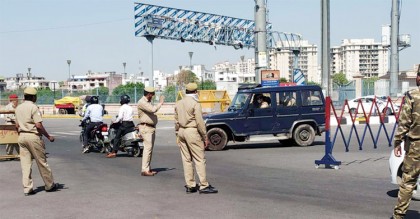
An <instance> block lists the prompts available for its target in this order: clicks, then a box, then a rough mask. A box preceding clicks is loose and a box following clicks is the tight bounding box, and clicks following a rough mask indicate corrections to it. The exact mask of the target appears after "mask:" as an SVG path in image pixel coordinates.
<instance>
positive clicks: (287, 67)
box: [269, 40, 321, 83]
mask: <svg viewBox="0 0 420 219" xmlns="http://www.w3.org/2000/svg"><path fill="white" fill-rule="evenodd" d="M289 46H290V48H293V47H295V48H296V50H298V51H299V54H298V56H297V58H298V63H297V66H298V68H299V69H301V71H302V73H303V75H305V77H306V80H307V81H312V82H316V83H321V75H320V71H319V67H318V47H317V46H316V45H315V44H310V43H309V42H308V41H307V40H302V41H300V45H294V43H291V45H289ZM279 47H281V45H279ZM269 54H270V55H269V56H270V57H269V60H270V69H273V70H280V78H285V79H286V80H288V81H291V80H292V73H293V69H294V68H295V66H294V61H295V57H296V56H295V54H294V53H293V50H291V49H285V50H271V51H270V53H269Z"/></svg>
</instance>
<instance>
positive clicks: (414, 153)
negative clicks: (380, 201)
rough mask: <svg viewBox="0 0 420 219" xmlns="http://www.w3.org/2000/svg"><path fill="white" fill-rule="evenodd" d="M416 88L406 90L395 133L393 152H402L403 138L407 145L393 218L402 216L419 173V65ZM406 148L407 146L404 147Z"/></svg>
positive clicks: (396, 153) (397, 154) (396, 154)
mask: <svg viewBox="0 0 420 219" xmlns="http://www.w3.org/2000/svg"><path fill="white" fill-rule="evenodd" d="M416 84H417V87H418V88H417V89H414V90H411V91H408V92H407V93H406V95H405V99H404V100H405V102H404V105H403V107H402V110H401V114H400V117H399V119H398V129H397V132H396V134H395V137H394V139H395V141H394V142H395V143H394V146H395V147H394V154H395V156H397V157H400V156H401V154H402V149H401V143H402V141H403V140H404V138H406V137H407V138H408V139H409V142H405V144H408V143H409V145H406V146H408V147H409V148H408V150H406V155H405V157H404V162H403V167H402V170H403V175H402V182H401V183H400V190H399V192H398V203H397V205H396V206H395V208H394V215H393V217H394V218H404V216H405V214H406V212H407V209H408V206H409V205H410V201H411V198H412V195H413V190H414V188H415V186H416V183H417V178H418V177H419V173H420V65H419V69H418V70H417V78H416ZM405 148H407V147H405Z"/></svg>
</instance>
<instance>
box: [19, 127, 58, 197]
mask: <svg viewBox="0 0 420 219" xmlns="http://www.w3.org/2000/svg"><path fill="white" fill-rule="evenodd" d="M18 143H19V146H20V165H21V167H22V183H23V192H24V193H28V192H30V191H32V190H33V186H34V185H33V181H32V159H35V161H36V164H37V165H38V170H39V173H40V174H41V177H42V179H43V180H44V183H45V190H49V189H51V187H52V186H53V183H54V178H53V175H52V172H51V169H50V167H49V166H48V163H47V157H46V156H45V144H44V141H43V140H42V139H41V137H40V136H38V135H35V134H31V133H20V134H19V138H18Z"/></svg>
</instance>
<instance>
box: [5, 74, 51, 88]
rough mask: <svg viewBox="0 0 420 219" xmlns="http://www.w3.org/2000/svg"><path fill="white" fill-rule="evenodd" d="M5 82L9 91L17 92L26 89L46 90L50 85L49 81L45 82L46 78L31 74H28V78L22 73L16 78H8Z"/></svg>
mask: <svg viewBox="0 0 420 219" xmlns="http://www.w3.org/2000/svg"><path fill="white" fill-rule="evenodd" d="M4 82H5V83H6V89H7V90H16V89H20V88H25V87H35V88H46V87H49V85H50V81H49V80H45V78H44V77H37V76H32V74H30V73H27V74H26V77H25V76H24V74H22V73H20V74H16V77H8V78H6V79H5V80H4Z"/></svg>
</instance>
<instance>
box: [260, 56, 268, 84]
mask: <svg viewBox="0 0 420 219" xmlns="http://www.w3.org/2000/svg"><path fill="white" fill-rule="evenodd" d="M258 67H267V53H266V52H258ZM261 78H262V77H261Z"/></svg>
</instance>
